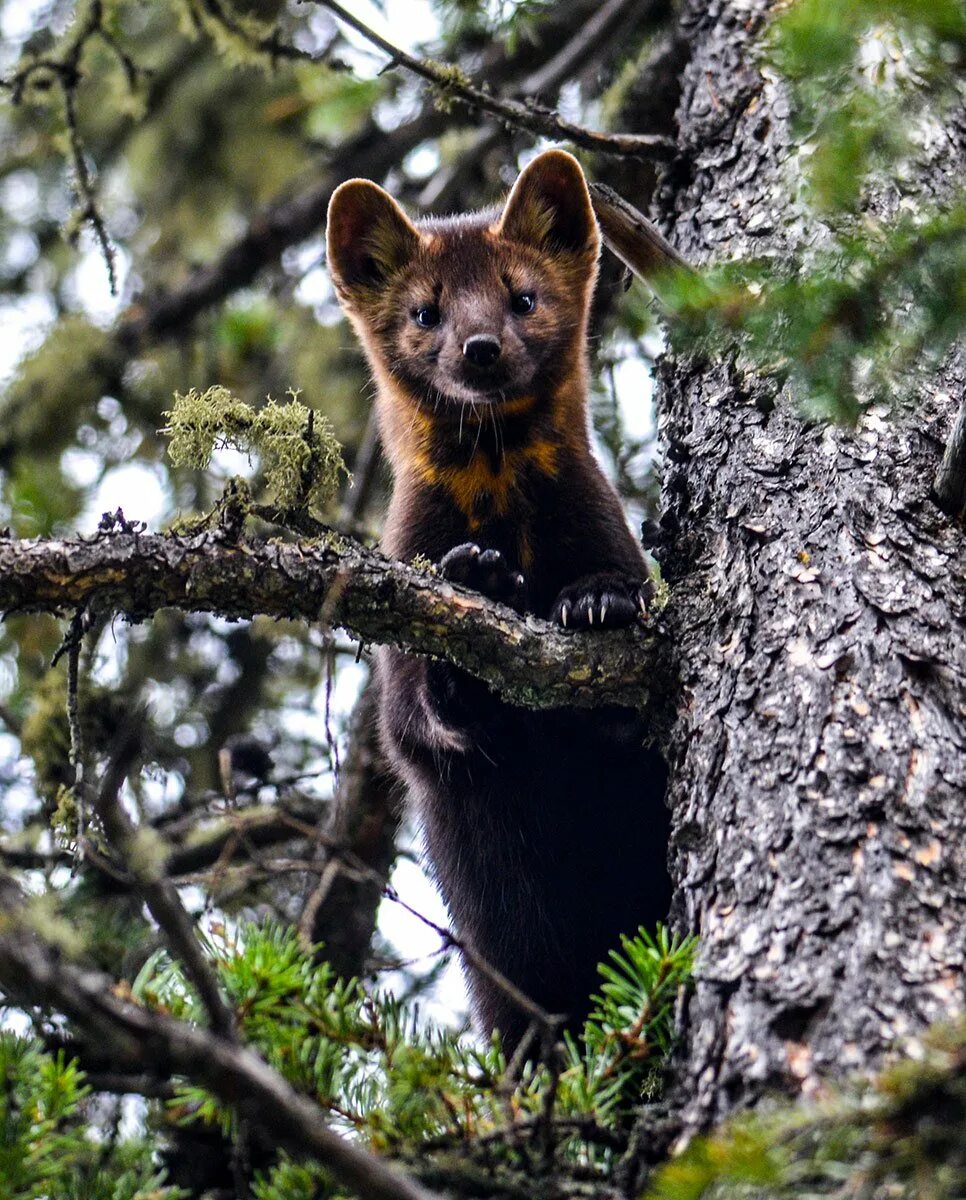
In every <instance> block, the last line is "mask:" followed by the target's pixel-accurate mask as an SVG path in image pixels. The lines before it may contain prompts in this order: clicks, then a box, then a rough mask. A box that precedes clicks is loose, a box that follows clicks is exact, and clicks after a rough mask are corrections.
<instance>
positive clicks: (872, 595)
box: [631, 0, 966, 1129]
mask: <svg viewBox="0 0 966 1200" xmlns="http://www.w3.org/2000/svg"><path fill="white" fill-rule="evenodd" d="M767 9H768V5H767V3H765V2H764V0H718V2H712V3H708V2H707V0H693V2H692V3H691V4H690V5H688V6H686V10H685V14H684V28H685V30H686V33H687V36H688V38H689V40H690V61H689V64H688V66H687V68H686V70H685V73H684V76H683V84H684V86H683V92H682V97H681V103H680V107H679V114H678V115H679V121H680V140H681V144H682V146H683V151H682V156H681V158H680V159H679V160H678V161H677V162H676V163H675V164H673V166H672V168H671V171H670V172H669V174H668V175H667V176H666V177H665V180H664V181H663V184H662V186H661V188H660V190H659V193H658V195H657V197H656V200H655V210H656V211H655V215H656V218H657V219H658V221H659V223H660V224H661V225H662V227H663V228H664V229H665V230H666V231H667V233H668V234H669V236H670V237H671V239H672V241H673V242H674V243H675V245H676V246H677V247H678V249H679V250H681V251H682V252H683V253H684V254H685V255H686V256H687V257H688V258H689V259H691V260H692V261H694V262H704V261H709V260H721V259H727V258H730V257H734V256H743V257H744V256H760V255H762V254H764V255H771V256H778V255H782V254H784V253H786V252H787V251H788V250H789V249H792V248H794V249H795V250H797V251H805V252H807V250H808V249H809V247H810V245H812V244H817V243H820V242H823V241H826V240H827V237H828V233H827V231H826V230H825V229H823V227H822V226H821V225H820V223H819V221H818V220H817V218H815V217H814V216H812V215H811V214H808V213H807V212H804V211H803V210H802V209H801V208H799V207H798V206H797V205H796V203H795V200H794V197H795V195H796V182H797V174H798V165H797V163H796V161H795V159H794V157H793V155H792V154H791V152H790V151H791V146H790V137H789V132H788V125H787V120H788V111H789V110H788V100H787V97H786V95H785V94H784V93H783V92H782V90H781V89H780V88H778V87H776V86H775V85H774V84H773V83H770V82H767V81H765V80H764V79H763V78H762V76H761V75H760V74H759V73H758V71H757V69H756V66H755V55H756V52H757V50H758V48H759V46H760V41H761V35H762V33H763V30H764V21H765V17H766V14H767ZM956 136H957V134H956V131H955V130H953V131H951V132H950V133H949V141H948V142H947V143H946V144H944V145H942V144H941V145H938V146H937V147H936V150H935V151H934V158H932V159H925V158H924V159H923V161H922V162H921V163H920V178H919V187H920V189H921V190H922V191H923V192H924V193H927V194H929V195H931V196H933V197H934V196H935V195H936V194H937V192H938V193H939V194H941V193H942V190H943V189H944V187H945V186H946V185H947V182H948V181H952V180H954V179H955V178H956V177H957V175H958V176H959V177H960V178H962V172H963V157H964V156H963V139H962V131H961V130H960V131H959V141H958V142H955V144H954V138H955V137H956ZM631 198H632V199H633V196H632V197H631ZM898 199H899V196H898V192H896V194H894V195H893V194H892V192H890V191H888V190H885V191H884V192H882V193H881V194H878V193H877V194H876V196H875V198H874V201H873V203H874V207H875V209H876V210H877V212H878V213H879V214H880V215H882V214H885V215H888V213H889V211H890V209H891V208H893V207H894V206H895V205H897V203H898ZM962 390H963V364H962V362H961V361H959V362H958V363H957V361H956V360H955V358H954V359H953V361H952V362H951V363H950V364H948V365H947V367H946V368H945V369H944V371H943V372H941V373H939V374H938V375H937V376H936V377H935V378H934V379H933V380H932V381H930V384H929V386H927V387H926V388H925V389H924V391H923V392H922V394H921V395H919V396H915V397H900V396H897V397H896V405H895V408H894V409H893V411H891V412H888V413H876V412H873V413H870V414H868V415H867V416H866V417H865V418H863V420H862V421H861V423H860V426H859V427H858V428H857V429H856V430H855V431H854V432H852V431H843V430H838V429H831V428H827V427H824V426H809V425H807V424H806V423H805V421H804V419H803V417H802V416H801V414H800V411H799V410H797V409H796V406H795V402H794V398H793V397H791V396H789V394H788V392H787V390H786V391H784V392H783V393H782V394H780V395H779V396H778V397H777V403H775V404H774V405H773V402H772V400H773V391H774V389H772V391H771V393H769V390H768V388H767V387H766V386H765V385H764V384H763V383H762V381H760V380H758V379H756V378H755V377H753V376H749V375H747V374H742V373H741V371H739V370H738V369H736V368H735V366H734V365H733V364H731V363H728V362H721V361H719V362H713V363H706V362H697V361H693V360H689V359H687V358H678V359H667V360H665V361H664V362H663V365H662V368H661V372H660V389H659V405H660V420H661V429H662V434H663V439H664V444H665V446H674V447H675V450H676V453H675V454H674V455H673V456H668V458H669V460H668V464H667V468H666V474H665V481H664V506H665V510H666V514H667V515H666V517H665V521H664V525H665V528H666V530H668V538H667V544H666V545H665V547H664V553H663V558H662V566H663V569H664V572H665V575H666V577H667V578H668V580H669V582H670V583H671V585H672V600H671V604H670V606H669V610H668V612H669V620H670V621H671V622H672V624H673V625H675V626H676V629H675V632H676V635H677V636H676V639H675V640H676V645H677V647H678V670H679V682H680V694H679V697H678V703H679V709H678V717H677V721H676V725H675V728H674V733H673V736H672V742H671V746H670V758H671V768H672V783H671V791H670V802H671V805H672V808H673V822H674V835H673V845H672V856H673V869H674V874H675V878H676V881H677V885H678V891H677V898H676V920H677V923H678V924H679V925H681V926H683V927H686V928H688V929H691V930H694V931H696V932H697V933H698V934H699V935H700V938H701V943H702V952H701V966H700V971H699V979H698V982H697V987H696V990H695V992H694V995H693V997H692V998H691V1000H690V1004H689V1007H688V1012H687V1015H686V1027H687V1036H686V1044H685V1050H684V1068H683V1078H682V1080H681V1095H682V1096H684V1097H686V1099H685V1100H684V1104H685V1122H686V1126H687V1127H688V1128H690V1129H694V1128H697V1127H701V1126H704V1125H706V1124H708V1123H709V1122H713V1121H715V1120H717V1119H718V1118H719V1117H721V1116H722V1115H723V1114H725V1113H726V1112H728V1111H730V1110H732V1109H734V1108H735V1107H738V1106H741V1105H745V1104H747V1103H749V1102H752V1101H753V1100H754V1099H755V1098H756V1097H758V1096H759V1095H760V1094H761V1093H762V1092H763V1091H764V1090H766V1089H775V1088H780V1089H786V1090H789V1091H792V1092H797V1091H801V1092H804V1093H806V1094H807V1093H808V1092H809V1091H810V1090H811V1089H812V1088H813V1087H814V1084H815V1082H816V1080H817V1079H818V1077H819V1076H821V1075H824V1074H836V1073H841V1072H845V1071H848V1070H851V1069H855V1068H859V1069H863V1068H867V1067H871V1066H873V1065H874V1064H875V1063H876V1062H877V1061H878V1060H879V1059H881V1057H882V1055H883V1054H884V1052H886V1051H887V1050H888V1049H889V1048H890V1047H892V1046H895V1045H896V1043H897V1039H900V1038H902V1036H903V1035H904V1034H907V1033H910V1032H912V1031H916V1030H919V1029H921V1028H922V1027H923V1026H924V1025H926V1024H927V1023H929V1022H933V1021H935V1020H937V1019H940V1018H943V1017H947V1016H949V1015H951V1014H952V1013H953V1012H954V1011H956V1010H957V1009H961V1008H962V1006H963V977H962V969H963V951H964V935H963V929H964V928H966V850H964V847H966V828H964V823H966V822H964V803H963V797H964V787H966V619H964V618H966V589H964V583H966V540H964V534H963V530H962V529H961V528H957V527H955V526H954V525H953V524H952V523H951V522H950V520H949V519H948V518H947V517H945V516H944V515H943V513H942V512H941V511H940V510H939V508H938V507H937V506H936V505H935V503H934V501H933V499H932V498H931V495H930V485H931V481H932V479H933V478H934V476H935V473H936V469H937V466H938V465H939V461H940V459H941V457H942V447H943V442H944V440H945V439H946V437H947V436H948V433H949V430H950V428H951V426H952V423H953V419H954V416H955V411H956V409H957V407H958V399H959V397H961V395H962ZM672 458H673V461H672Z"/></svg>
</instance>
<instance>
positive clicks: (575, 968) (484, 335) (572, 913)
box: [328, 151, 669, 1045]
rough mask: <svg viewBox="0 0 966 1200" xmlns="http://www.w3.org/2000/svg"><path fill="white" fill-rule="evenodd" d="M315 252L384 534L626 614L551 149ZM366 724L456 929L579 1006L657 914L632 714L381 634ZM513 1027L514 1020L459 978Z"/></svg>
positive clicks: (346, 199) (596, 619)
mask: <svg viewBox="0 0 966 1200" xmlns="http://www.w3.org/2000/svg"><path fill="white" fill-rule="evenodd" d="M328 238H329V262H330V267H331V270H332V274H333V278H334V280H335V282H336V286H337V289H338V292H339V296H340V299H341V300H342V302H343V304H344V305H345V307H346V309H347V311H348V312H349V315H350V317H351V318H352V320H353V322H354V324H355V327H356V329H357V331H358V332H359V334H360V336H361V338H362V340H363V343H364V345H365V347H366V350H367V353H368V356H369V359H370V362H371V363H372V366H373V369H374V372H375V375H376V380H377V383H378V388H379V392H378V403H379V414H380V422H381V429H382V435H383V440H384V444H385V446H386V449H387V452H388V456H389V459H390V462H391V463H392V467H393V474H394V490H393V498H392V502H391V506H390V511H389V517H388V521H387V527H386V533H385V538H384V546H385V549H386V550H387V552H388V553H389V554H391V555H393V556H395V557H398V558H402V559H411V558H413V557H414V556H416V555H423V556H425V557H427V558H429V559H430V560H432V561H434V562H440V563H441V564H442V569H443V571H444V573H445V574H447V575H448V576H449V577H450V578H452V579H454V580H457V581H459V582H462V583H466V584H467V585H469V586H471V587H476V588H478V589H479V590H481V591H483V592H485V593H486V594H488V595H490V596H493V597H494V598H496V599H501V600H505V601H506V602H508V603H510V604H512V605H514V606H515V607H517V608H518V609H520V610H521V611H527V612H532V613H535V614H536V615H538V616H541V617H546V618H550V619H554V620H557V621H559V622H560V623H562V624H564V625H567V626H569V627H581V628H588V627H592V626H593V627H614V626H617V625H626V624H628V623H630V622H631V621H632V620H634V619H636V617H637V615H638V614H639V612H640V611H642V610H643V608H644V605H645V603H646V599H647V597H648V595H649V592H650V584H649V582H648V578H647V566H646V563H645V560H644V557H643V554H642V553H641V550H640V548H639V546H638V545H637V543H636V542H635V540H634V538H633V537H632V535H631V533H630V531H629V529H628V527H627V524H626V522H625V519H624V516H623V512H622V510H621V507H620V502H619V500H618V498H617V496H616V494H615V493H614V491H613V489H612V488H611V486H610V484H609V483H608V482H607V481H606V479H605V478H604V476H603V475H602V473H601V471H600V468H599V467H598V465H597V463H596V461H595V459H594V457H593V454H592V452H591V448H590V442H589V432H588V414H587V378H586V323H587V309H588V306H589V301H590V295H591V292H592V289H593V283H594V279H595V275H596V260H597V253H598V249H599V237H598V234H597V227H596V223H595V221H594V217H593V212H592V209H591V207H590V201H589V197H588V195H587V189H586V184H585V183H584V180H583V175H582V173H581V171H580V168H579V166H578V165H577V163H576V162H575V160H573V159H572V158H570V156H569V155H566V154H563V153H562V152H560V151H551V152H548V153H547V154H544V155H542V156H540V158H538V159H537V160H535V162H534V163H532V164H531V166H530V167H529V168H528V169H527V170H526V171H525V172H524V173H523V174H522V175H521V177H520V179H519V180H518V182H517V185H516V187H515V188H514V190H513V193H512V195H511V197H510V199H509V201H508V202H507V205H506V208H505V209H504V210H503V212H502V214H499V213H482V214H476V215H473V216H470V217H457V218H451V219H448V220H433V221H426V222H421V223H420V224H419V225H418V226H414V225H413V224H412V223H410V222H409V220H408V218H407V217H406V216H405V215H404V214H403V212H402V210H401V209H399V208H398V206H397V205H396V204H395V202H394V201H392V200H391V199H390V198H389V197H388V195H387V194H386V193H384V192H383V191H382V190H381V189H379V188H377V187H376V186H375V185H374V184H371V183H367V182H364V181H352V182H351V183H349V184H346V185H343V187H342V188H340V189H339V191H338V192H337V193H336V195H335V196H334V197H333V201H332V206H331V208H330V217H329V233H328ZM379 673H380V687H381V695H382V728H383V736H384V739H385V741H386V744H387V747H388V749H389V752H390V754H391V756H392V759H393V761H394V763H395V764H396V767H397V769H398V770H399V772H400V773H401V775H402V776H403V778H404V779H405V780H406V782H407V784H408V785H409V789H410V794H411V797H412V799H413V801H414V802H415V805H416V808H417V811H418V814H419V817H420V819H421V821H422V824H423V827H424V830H425V835H426V842H427V849H428V852H429V857H430V860H431V863H432V867H433V870H434V873H435V876H436V878H437V880H438V882H439V884H440V887H441V890H442V892H443V895H444V898H445V899H446V901H447V904H448V905H449V907H450V910H451V913H452V917H453V920H454V923H455V925H456V927H457V930H458V932H459V933H460V935H461V936H462V937H463V938H466V939H468V940H469V941H470V942H471V943H472V944H473V946H474V948H475V949H476V950H477V951H478V953H479V954H481V955H482V956H483V957H484V958H485V959H486V960H487V961H488V962H490V963H491V964H492V965H493V966H495V967H496V968H498V970H500V971H501V972H502V973H503V974H504V975H506V976H507V977H508V978H509V979H510V980H511V981H512V982H513V983H514V984H516V985H517V987H519V988H520V989H521V990H522V991H523V992H525V993H526V994H527V995H529V996H530V997H532V999H534V1000H535V1001H536V1002H537V1003H539V1004H540V1005H542V1006H543V1007H544V1008H545V1009H546V1010H548V1011H551V1012H555V1013H567V1014H568V1015H569V1016H570V1017H571V1018H572V1019H573V1020H575V1021H576V1020H579V1019H580V1018H582V1016H583V1015H584V1014H585V1013H586V1011H587V1007H588V1000H589V996H590V994H591V992H592V991H593V990H594V989H595V987H596V985H597V975H596V964H597V963H598V962H600V961H601V960H602V959H604V958H605V957H606V956H607V953H608V951H609V950H610V949H613V948H616V947H617V945H618V942H619V936H620V934H621V933H631V932H634V931H635V930H636V929H637V927H638V925H640V924H642V923H644V924H651V925H652V924H653V923H654V921H655V920H658V919H661V918H663V917H664V916H665V915H666V912H667V907H668V901H669V884H668V877H667V869H666V864H665V858H666V846H667V817H666V811H665V808H664V804H663V793H664V782H665V780H664V767H663V763H662V762H661V759H660V757H659V756H658V755H657V753H656V752H654V751H653V750H649V749H646V748H645V746H644V741H643V731H642V729H641V728H640V726H639V723H638V721H637V719H636V718H635V717H634V715H633V714H631V713H629V712H627V711H625V710H619V709H598V710H593V711H588V710H579V711H578V710H554V711H544V712H541V711H537V712H532V711H528V710H524V709H520V708H515V707H512V706H510V705H507V704H504V703H503V702H502V701H500V700H498V699H496V698H495V697H494V696H493V695H492V694H491V693H490V692H489V691H488V689H487V688H486V687H485V686H484V685H482V684H480V683H479V682H477V681H476V680H474V679H471V678H470V677H469V676H467V675H466V674H464V673H463V672H461V671H459V670H457V669H456V668H453V667H450V666H448V665H446V664H443V663H438V662H429V661H427V660H425V659H419V658H413V657H408V656H406V655H403V654H401V653H399V652H396V651H384V652H383V654H382V656H381V659H380V663H379ZM470 982H471V988H472V994H473V1000H474V1004H475V1007H476V1010H477V1016H478V1019H479V1021H480V1023H481V1025H482V1027H483V1028H484V1029H490V1028H493V1027H498V1028H499V1029H500V1030H501V1031H502V1033H503V1034H504V1038H505V1039H506V1041H507V1043H508V1044H509V1045H513V1044H515V1043H516V1042H517V1041H518V1040H519V1037H520V1036H521V1034H522V1032H523V1031H524V1029H525V1028H526V1024H527V1021H526V1017H525V1015H524V1014H523V1013H522V1012H521V1011H520V1010H519V1008H518V1007H517V1006H515V1005H514V1003H513V1002H512V1001H511V1000H510V999H509V998H508V997H507V996H506V995H505V994H504V992H503V991H502V990H501V989H500V988H499V987H498V986H496V985H495V984H494V983H493V982H492V981H491V980H490V979H489V978H488V977H487V976H485V975H480V974H479V973H471V981H470Z"/></svg>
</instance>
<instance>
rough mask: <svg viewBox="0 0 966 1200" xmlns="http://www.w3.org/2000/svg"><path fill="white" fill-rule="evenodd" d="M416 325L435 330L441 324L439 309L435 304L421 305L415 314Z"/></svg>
mask: <svg viewBox="0 0 966 1200" xmlns="http://www.w3.org/2000/svg"><path fill="white" fill-rule="evenodd" d="M413 317H414V318H415V321H416V324H417V325H421V326H422V327H423V329H433V328H435V326H437V325H438V324H439V309H438V308H437V307H436V305H435V304H420V306H419V308H417V309H416V311H415V312H414V313H413Z"/></svg>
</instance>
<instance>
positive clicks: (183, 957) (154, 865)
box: [96, 727, 235, 1040]
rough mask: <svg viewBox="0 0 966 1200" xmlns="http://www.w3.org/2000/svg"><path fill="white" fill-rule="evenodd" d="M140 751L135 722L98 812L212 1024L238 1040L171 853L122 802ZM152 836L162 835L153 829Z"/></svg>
mask: <svg viewBox="0 0 966 1200" xmlns="http://www.w3.org/2000/svg"><path fill="white" fill-rule="evenodd" d="M139 753H140V738H139V737H137V736H136V734H135V730H134V729H133V727H132V728H131V729H128V730H124V731H122V734H121V737H120V744H119V746H118V747H117V749H116V750H115V752H114V754H113V756H112V758H111V762H110V763H109V765H108V768H107V771H106V772H105V775H104V779H103V781H102V782H101V786H100V787H99V788H98V791H97V801H96V806H97V814H98V816H99V817H100V819H101V823H102V825H103V826H104V832H105V833H106V834H107V837H108V840H109V841H110V843H111V845H112V846H113V847H114V848H115V849H116V850H118V851H119V852H120V853H121V855H122V858H123V861H124V862H125V863H126V864H128V866H129V867H130V870H131V873H132V875H133V878H134V887H135V890H136V892H137V893H138V895H139V896H140V897H141V898H142V899H143V900H144V903H145V904H146V905H147V906H148V909H149V911H150V913H151V915H152V916H153V917H154V919H155V920H156V921H157V923H158V925H159V926H160V928H161V931H162V933H163V934H164V936H165V938H166V940H167V942H168V946H169V947H170V949H171V951H172V953H173V954H174V955H175V956H176V957H177V958H178V959H180V961H181V964H182V966H183V967H184V970H185V974H186V975H187V977H188V979H189V981H190V982H191V983H192V984H193V985H194V987H195V989H196V991H197V993H198V995H199V997H200V998H201V1002H202V1004H203V1005H204V1007H205V1011H206V1012H207V1013H208V1018H209V1020H210V1021H211V1027H212V1029H213V1030H214V1031H215V1032H216V1033H218V1034H220V1035H221V1036H222V1037H225V1038H228V1039H229V1040H234V1036H235V1015H234V1013H233V1012H232V1010H231V1009H230V1007H229V1006H228V1004H227V1003H226V1001H225V999H224V997H223V996H222V994H221V990H220V988H219V987H218V981H217V979H216V978H215V975H214V973H213V972H212V970H211V968H210V967H209V965H208V961H207V959H206V958H205V955H204V952H203V950H202V948H201V943H200V941H199V937H198V930H197V927H196V926H195V923H194V921H192V919H191V917H189V916H188V913H187V912H186V911H185V907H184V905H183V904H182V903H181V898H180V897H179V895H178V890H177V888H176V887H175V886H174V884H173V883H172V882H171V881H170V879H167V878H166V877H165V874H164V866H165V860H166V858H167V855H166V854H165V852H164V849H163V843H162V842H161V841H160V839H158V841H157V845H156V844H155V843H154V841H148V842H145V840H144V833H143V831H139V830H138V829H137V827H136V826H135V825H134V822H133V821H132V820H131V818H130V817H129V816H128V815H127V813H126V812H125V811H124V809H123V808H122V807H121V802H120V799H119V793H120V790H121V788H122V786H123V784H124V780H125V778H126V777H127V773H128V771H129V770H130V768H131V767H132V766H133V764H134V762H135V761H136V759H137V758H138V756H139ZM150 837H151V838H152V839H157V834H156V833H155V832H153V831H152V833H151V835H150Z"/></svg>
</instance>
